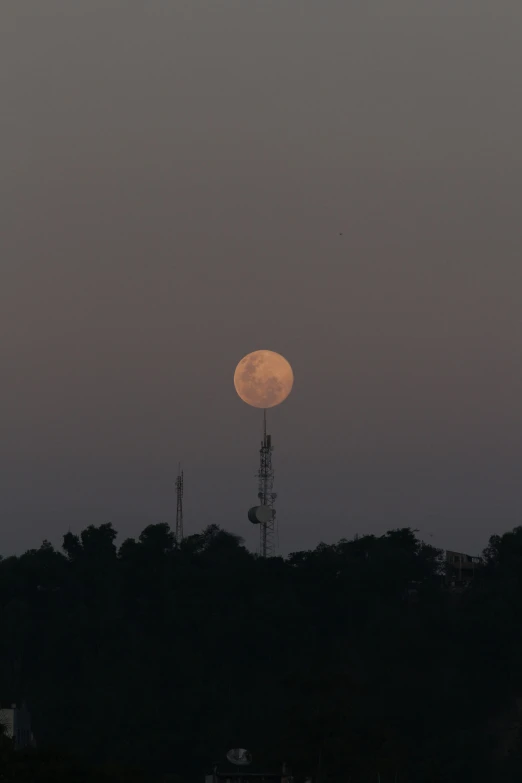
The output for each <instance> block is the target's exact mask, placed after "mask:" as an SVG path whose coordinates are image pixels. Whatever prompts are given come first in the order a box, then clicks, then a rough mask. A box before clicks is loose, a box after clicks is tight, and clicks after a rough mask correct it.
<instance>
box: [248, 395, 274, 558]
mask: <svg viewBox="0 0 522 783" xmlns="http://www.w3.org/2000/svg"><path fill="white" fill-rule="evenodd" d="M272 451H273V446H272V436H271V435H267V432H266V409H265V410H263V440H262V441H261V448H260V449H259V470H258V472H257V479H258V490H259V491H258V493H257V497H258V499H259V504H260V505H258V506H254V507H253V508H251V509H250V511H249V512H248V518H249V520H250V521H251V522H253V523H254V524H258V525H259V552H260V554H261V556H262V557H273V556H274V555H275V552H276V511H275V508H274V503H275V500H276V498H277V494H276V493H275V492H274V491H273V490H274V469H273V468H272Z"/></svg>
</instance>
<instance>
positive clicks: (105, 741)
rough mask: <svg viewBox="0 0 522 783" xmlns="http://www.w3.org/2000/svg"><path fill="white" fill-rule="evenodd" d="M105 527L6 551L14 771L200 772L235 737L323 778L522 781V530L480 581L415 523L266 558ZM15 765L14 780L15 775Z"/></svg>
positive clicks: (117, 776)
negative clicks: (16, 713)
mask: <svg viewBox="0 0 522 783" xmlns="http://www.w3.org/2000/svg"><path fill="white" fill-rule="evenodd" d="M116 538H117V533H116V531H115V530H114V529H113V527H112V526H111V525H110V524H102V525H100V526H90V527H88V528H87V529H86V530H84V531H83V532H82V533H81V534H80V535H78V536H77V535H73V534H72V533H68V534H66V535H65V536H64V539H63V548H62V551H57V550H56V549H54V548H53V546H51V544H50V543H48V542H47V541H44V542H43V544H42V545H41V546H40V548H39V549H34V550H30V551H28V552H26V553H25V554H23V555H21V556H19V557H9V556H5V557H4V558H3V559H2V560H0V618H1V619H0V697H1V700H2V703H4V704H5V703H10V702H20V701H22V700H24V701H25V702H26V703H27V705H28V707H29V709H30V711H31V715H32V722H33V731H34V734H35V737H36V740H37V744H38V748H37V750H36V751H26V752H20V753H17V754H13V752H12V749H11V748H10V743H9V741H8V740H7V739H6V738H5V737H0V770H1V771H0V780H5V781H7V780H24V781H25V780H27V781H29V780H30V781H35V782H36V781H39V780H42V781H43V780H53V781H58V780H68V781H74V780H78V781H90V780H99V781H103V780H120V781H124V780H125V781H149V782H153V781H161V780H165V781H166V780H172V781H174V780H176V781H178V783H180V782H181V781H187V783H192V782H194V783H195V782H196V781H198V782H199V783H201V782H202V781H203V779H204V778H203V776H204V774H205V772H207V771H208V770H209V769H210V768H211V766H212V765H213V763H215V762H217V761H219V760H221V759H222V758H223V755H224V753H225V752H226V751H227V750H228V749H229V748H231V747H236V746H239V747H247V748H249V749H250V750H251V752H252V754H253V756H254V757H255V759H256V761H257V762H258V764H265V765H266V766H267V767H270V766H274V765H277V766H279V765H280V763H281V762H282V761H287V762H288V763H289V764H290V766H291V769H292V771H293V773H294V775H295V776H296V779H297V778H299V776H301V775H304V774H312V775H314V776H316V779H318V781H319V783H328V782H329V781H332V783H334V782H335V781H350V780H351V781H352V783H366V782H367V781H368V783H370V781H371V783H375V781H376V780H378V775H380V781H381V783H419V781H423V782H424V783H431V781H433V782H435V781H447V782H448V783H450V782H452V781H468V780H469V781H474V783H480V782H481V781H488V783H490V782H491V781H493V780H494V781H495V782H496V783H502V782H505V783H508V781H520V780H521V779H522V733H520V732H519V723H520V726H522V701H521V697H522V622H521V620H522V528H516V529H515V530H513V531H512V532H509V533H506V534H505V535H503V536H493V537H492V538H491V539H490V543H489V546H488V547H487V549H486V550H485V552H484V558H483V564H482V565H481V566H480V568H479V569H478V572H477V574H476V577H475V579H474V581H473V584H472V585H471V586H470V587H469V588H467V589H466V590H464V591H460V592H459V591H454V590H451V589H449V588H448V587H447V585H446V583H445V580H444V578H443V563H442V553H441V552H440V551H439V550H437V549H435V548H433V547H432V546H429V545H428V544H426V543H423V542H422V541H420V540H419V539H418V538H417V536H416V531H413V530H411V529H399V530H390V531H389V532H388V533H386V535H384V536H373V535H366V536H362V537H359V538H356V539H354V540H351V541H347V540H342V541H339V542H338V543H337V544H334V545H325V544H321V545H319V546H318V547H317V548H316V549H315V550H313V551H305V552H295V553H293V554H291V555H290V556H288V557H287V558H284V559H283V558H273V559H269V560H263V559H262V558H259V557H257V556H255V555H253V554H251V553H250V552H248V551H247V550H246V549H245V547H244V546H243V543H242V541H241V539H239V538H238V537H237V536H234V535H232V534H230V533H228V532H226V531H224V530H222V529H220V528H218V527H216V526H215V525H211V526H210V527H207V528H206V529H205V530H203V532H202V533H200V534H198V535H192V536H190V537H188V538H186V539H185V540H184V541H183V543H182V544H181V546H177V545H176V544H175V541H174V537H173V534H172V532H171V530H170V529H169V527H168V526H167V525H164V524H158V525H151V526H149V527H147V528H146V529H145V530H144V531H143V533H142V534H141V535H140V536H139V538H138V539H137V540H133V539H128V540H126V541H124V542H123V543H122V544H121V546H119V548H118V547H117V546H116V543H115V542H116ZM2 776H3V777H2Z"/></svg>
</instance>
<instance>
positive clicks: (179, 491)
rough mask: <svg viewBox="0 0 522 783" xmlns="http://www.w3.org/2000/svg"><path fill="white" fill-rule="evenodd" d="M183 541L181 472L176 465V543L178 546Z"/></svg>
mask: <svg viewBox="0 0 522 783" xmlns="http://www.w3.org/2000/svg"><path fill="white" fill-rule="evenodd" d="M182 541H183V471H182V470H181V465H180V464H178V475H177V478H176V543H177V544H178V545H179V544H181V542H182Z"/></svg>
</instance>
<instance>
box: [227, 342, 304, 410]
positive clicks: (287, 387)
mask: <svg viewBox="0 0 522 783" xmlns="http://www.w3.org/2000/svg"><path fill="white" fill-rule="evenodd" d="M293 385H294V373H293V371H292V368H291V366H290V364H289V362H287V361H286V359H285V357H284V356H281V354H280V353H274V351H253V353H248V354H247V355H246V356H244V357H243V358H242V359H241V361H240V362H239V364H238V365H237V367H236V371H235V373H234V386H235V387H236V391H237V393H238V394H239V396H240V397H241V399H242V400H243V402H246V403H248V405H253V406H254V408H273V407H274V406H275V405H279V403H280V402H283V401H284V400H286V398H287V397H288V395H289V394H290V392H291V391H292V386H293Z"/></svg>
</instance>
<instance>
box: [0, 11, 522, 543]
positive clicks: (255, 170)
mask: <svg viewBox="0 0 522 783" xmlns="http://www.w3.org/2000/svg"><path fill="white" fill-rule="evenodd" d="M521 73H522V4H521V3H520V0H494V2H493V0H489V2H486V0H437V2H433V1H432V0H430V1H429V2H428V0H397V1H395V0H391V1H390V0H373V1H372V0H364V1H363V0H354V2H350V1H349V0H330V1H329V0H257V1H254V0H164V2H161V1H160V0H148V2H146V3H143V2H131V0H126V1H125V2H124V1H123V0H2V2H1V3H0V86H1V88H0V100H1V125H0V128H1V131H0V132H1V145H0V221H1V225H0V265H1V270H0V327H1V329H0V336H1V339H0V362H1V365H0V366H1V368H2V374H1V379H2V382H1V387H0V400H1V412H2V427H1V438H0V507H1V512H0V515H1V528H0V552H1V553H3V554H8V553H10V552H18V551H22V550H23V549H25V548H27V547H29V546H37V545H39V543H40V542H41V540H42V539H43V538H44V537H47V538H50V539H51V540H52V541H53V542H54V543H57V544H59V543H60V542H61V535H62V534H63V533H64V532H66V531H67V529H68V528H69V527H70V528H71V529H72V530H73V531H79V530H81V529H82V528H83V527H84V526H86V525H87V524H90V523H95V524H99V523H102V522H106V521H112V522H113V523H114V525H115V526H116V527H117V528H118V530H119V531H120V534H121V537H125V536H129V535H136V534H137V533H138V532H140V530H141V529H142V528H143V527H144V526H145V525H146V524H148V523H150V522H158V521H172V520H173V516H174V511H175V496H174V479H175V473H176V466H177V462H178V460H182V461H183V463H184V467H185V483H186V495H185V503H186V529H187V532H194V531H198V530H200V529H201V527H203V525H206V524H208V523H210V522H216V523H218V524H220V525H223V526H225V527H226V528H228V529H230V530H233V531H234V532H237V533H240V534H241V535H244V536H245V537H246V540H247V543H248V544H249V545H251V546H255V544H256V542H257V531H256V530H254V528H253V527H252V526H251V525H250V523H249V522H248V520H247V517H246V511H247V509H248V507H249V505H252V504H253V503H254V502H255V499H256V492H257V488H256V481H255V478H254V474H255V471H256V469H257V456H258V455H257V449H258V447H259V440H260V437H261V419H260V412H259V411H256V410H254V409H250V408H248V407H247V406H246V405H245V404H244V403H242V402H241V401H240V400H239V398H238V397H237V396H236V393H235V391H234V387H233V383H232V378H233V372H234V369H235V366H236V363H237V362H238V361H239V359H241V357H242V356H243V355H244V354H245V353H247V352H249V351H251V350H255V349H258V348H268V349H270V350H274V351H278V352H280V353H282V354H283V355H284V356H286V357H287V358H288V359H289V361H290V362H291V363H292V365H293V367H294V372H295V377H296V382H295V387H294V391H293V392H292V395H291V396H290V398H289V399H288V400H287V402H285V403H284V404H283V405H282V406H281V407H280V408H278V409H276V410H274V411H273V412H271V413H270V417H269V422H270V429H271V431H272V435H273V439H274V443H275V447H276V450H275V452H274V464H275V468H276V489H277V491H278V493H279V502H278V514H279V520H280V545H281V550H282V551H283V552H287V551H289V550H295V549H300V548H308V547H310V546H314V545H315V544H317V543H318V542H319V541H320V540H325V541H333V540H336V539H338V538H340V537H342V536H346V537H351V536H352V535H353V534H354V533H356V532H359V533H364V532H375V533H381V532H384V531H385V530H386V529H388V528H390V527H395V526H399V525H400V526H402V525H412V526H416V527H419V528H420V529H421V533H422V535H424V536H426V539H427V540H430V541H432V542H433V543H435V544H437V545H439V546H444V547H448V548H453V549H463V550H464V551H470V552H473V553H475V552H476V551H478V550H480V549H481V548H482V547H483V546H484V545H485V544H486V542H487V538H488V536H489V535H490V534H491V533H495V532H502V531H504V530H506V529H508V528H510V527H513V526H514V525H516V524H519V523H522V481H521V477H522V361H521V359H522V328H521V327H522V306H521V304H522V302H521V294H522V285H521V284H522V144H521V141H520V140H521V138H522V101H521V97H520V74H521ZM340 232H342V236H340ZM428 533H433V534H434V535H433V538H432V539H428Z"/></svg>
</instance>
